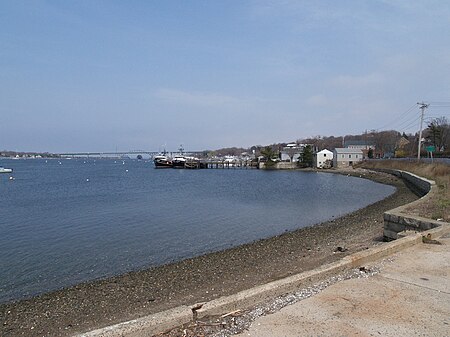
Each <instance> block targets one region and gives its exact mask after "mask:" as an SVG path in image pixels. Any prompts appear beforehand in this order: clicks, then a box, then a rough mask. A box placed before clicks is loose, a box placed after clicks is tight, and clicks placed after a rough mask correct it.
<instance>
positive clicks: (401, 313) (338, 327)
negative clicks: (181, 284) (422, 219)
mask: <svg viewBox="0 0 450 337" xmlns="http://www.w3.org/2000/svg"><path fill="white" fill-rule="evenodd" d="M439 240H440V241H442V242H443V243H444V245H428V244H418V245H416V246H413V247H411V248H408V249H405V250H404V251H401V252H399V253H397V254H395V255H393V256H392V257H390V258H389V259H388V260H387V261H386V260H385V262H383V264H382V270H381V273H380V274H377V275H376V276H374V277H371V278H360V279H351V280H346V281H343V282H340V283H337V284H335V285H333V286H331V287H329V288H327V289H325V290H324V291H323V292H321V293H319V294H317V295H315V296H313V297H311V298H308V299H306V300H303V301H300V302H298V303H296V304H293V305H291V306H288V307H285V308H284V309H282V310H280V311H279V312H277V313H274V314H272V315H268V316H265V317H261V318H259V319H257V320H256V321H255V322H253V324H252V326H251V328H250V330H249V331H246V332H244V333H241V334H240V335H238V336H241V337H243V336H255V337H256V336H258V337H264V336H267V337H268V336H374V335H375V336H418V335H423V336H450V291H449V290H450V239H448V238H447V239H439Z"/></svg>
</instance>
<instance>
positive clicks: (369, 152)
mask: <svg viewBox="0 0 450 337" xmlns="http://www.w3.org/2000/svg"><path fill="white" fill-rule="evenodd" d="M367 157H369V159H373V149H372V148H370V149H369V151H367Z"/></svg>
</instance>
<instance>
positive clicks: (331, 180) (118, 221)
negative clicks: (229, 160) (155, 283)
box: [0, 159, 395, 302]
mask: <svg viewBox="0 0 450 337" xmlns="http://www.w3.org/2000/svg"><path fill="white" fill-rule="evenodd" d="M0 166H4V167H8V168H13V169H14V172H13V174H12V176H13V177H14V178H15V179H14V180H10V179H9V176H10V175H9V174H2V175H0V201H1V202H0V302H7V301H11V300H17V299H21V298H25V297H30V296H32V295H36V294H39V293H43V292H47V291H51V290H55V289H59V288H62V287H67V286H70V285H73V284H76V283H79V282H83V281H89V280H94V279H98V278H104V277H108V276H113V275H118V274H121V273H124V272H127V271H131V270H139V269H143V268H147V267H152V266H157V265H161V264H164V263H168V262H172V261H178V260H181V259H184V258H188V257H193V256H198V255H201V254H205V253H209V252H213V251H218V250H222V249H226V248H229V247H233V246H236V245H240V244H243V243H247V242H251V241H255V240H258V239H261V238H266V237H270V236H274V235H278V234H281V233H283V232H285V231H291V230H295V229H298V228H301V227H305V226H309V225H313V224H317V223H320V222H323V221H326V220H329V219H331V218H332V217H339V216H341V215H344V214H346V213H349V212H352V211H354V210H356V209H359V208H362V207H365V206H367V205H369V204H371V203H373V202H375V201H378V200H381V199H383V198H385V197H386V196H388V195H390V194H392V193H393V192H394V191H395V189H394V188H393V187H391V186H386V185H382V184H378V183H375V182H372V181H368V180H365V179H360V178H355V177H347V176H343V175H335V174H328V173H314V172H299V171H264V170H255V169H248V170H245V169H209V170H176V169H160V170H158V169H154V168H153V163H151V162H148V161H137V160H126V161H122V160H112V159H109V160H96V161H94V160H93V159H90V160H82V159H77V160H75V159H72V160H61V161H59V160H54V159H53V160H45V159H36V160H5V159H3V160H0Z"/></svg>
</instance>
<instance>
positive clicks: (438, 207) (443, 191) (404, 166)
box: [362, 160, 450, 221]
mask: <svg viewBox="0 0 450 337" xmlns="http://www.w3.org/2000/svg"><path fill="white" fill-rule="evenodd" d="M362 166H363V167H364V168H385V169H398V170H403V171H408V172H411V173H414V174H417V175H418V176H421V177H425V178H427V179H430V180H434V181H435V182H436V185H437V186H438V193H437V194H436V195H434V196H432V197H430V198H429V199H428V200H427V201H426V202H424V203H423V204H421V205H419V206H418V207H414V209H408V211H411V212H413V213H415V214H417V215H420V216H423V217H427V218H432V219H444V220H445V221H450V165H447V164H442V163H433V164H427V163H422V162H421V163H419V162H417V161H406V160H405V161H403V160H401V161H400V160H381V161H370V162H365V163H364V164H363V165H362Z"/></svg>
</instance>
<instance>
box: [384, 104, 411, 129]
mask: <svg viewBox="0 0 450 337" xmlns="http://www.w3.org/2000/svg"><path fill="white" fill-rule="evenodd" d="M415 107H416V104H413V105H411V106H410V107H409V108H408V109H407V110H406V111H404V112H403V113H401V114H400V115H399V117H397V118H396V119H394V120H393V121H391V122H390V123H387V124H386V125H383V126H382V127H379V128H377V129H375V130H376V131H379V130H382V129H385V128H386V127H388V126H389V127H391V128H392V126H393V125H395V124H396V123H398V122H399V121H401V120H402V119H403V118H404V117H406V116H407V115H408V114H409V113H410V112H411V110H413V109H414V108H415Z"/></svg>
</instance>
